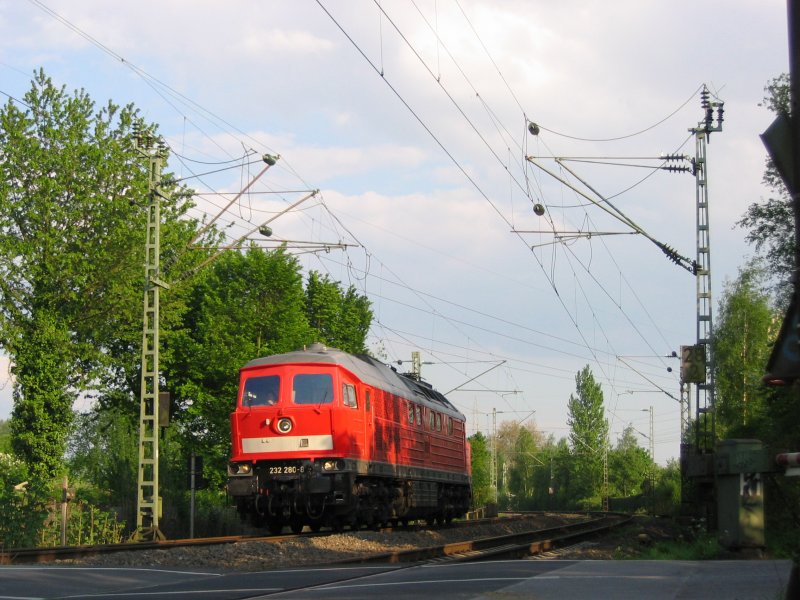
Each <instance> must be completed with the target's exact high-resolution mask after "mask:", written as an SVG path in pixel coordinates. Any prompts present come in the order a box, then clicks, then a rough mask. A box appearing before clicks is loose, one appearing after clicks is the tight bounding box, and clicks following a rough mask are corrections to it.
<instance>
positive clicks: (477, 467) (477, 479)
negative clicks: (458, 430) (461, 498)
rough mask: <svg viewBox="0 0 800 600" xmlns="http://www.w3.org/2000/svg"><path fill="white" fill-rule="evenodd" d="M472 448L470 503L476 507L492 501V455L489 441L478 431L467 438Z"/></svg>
mask: <svg viewBox="0 0 800 600" xmlns="http://www.w3.org/2000/svg"><path fill="white" fill-rule="evenodd" d="M469 443H470V446H471V449H472V503H473V506H475V507H476V508H478V507H481V506H486V505H487V504H489V503H490V502H494V490H493V489H492V474H491V468H492V465H491V463H492V455H491V453H490V452H489V441H488V440H487V439H486V436H484V435H483V434H482V433H481V432H480V431H479V432H478V433H476V434H474V435H472V436H470V438H469Z"/></svg>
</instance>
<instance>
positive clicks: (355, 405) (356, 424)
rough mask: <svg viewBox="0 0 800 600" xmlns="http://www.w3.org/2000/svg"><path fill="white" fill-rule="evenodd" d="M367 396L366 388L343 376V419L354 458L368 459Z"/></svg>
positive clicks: (349, 449) (350, 451)
mask: <svg viewBox="0 0 800 600" xmlns="http://www.w3.org/2000/svg"><path fill="white" fill-rule="evenodd" d="M365 404H366V398H365V395H364V390H363V388H361V386H360V385H358V384H357V383H356V381H355V380H351V379H349V378H347V377H342V407H341V413H342V419H343V422H344V424H345V428H346V430H347V436H348V438H349V444H348V446H349V448H348V450H347V453H348V454H349V456H351V457H352V458H356V459H367V458H368V457H369V449H368V448H367V435H366V426H367V419H366V411H365Z"/></svg>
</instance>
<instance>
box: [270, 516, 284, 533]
mask: <svg viewBox="0 0 800 600" xmlns="http://www.w3.org/2000/svg"><path fill="white" fill-rule="evenodd" d="M267 531H269V532H270V533H271V534H272V535H280V534H281V532H282V531H283V521H281V520H280V519H270V520H269V521H267Z"/></svg>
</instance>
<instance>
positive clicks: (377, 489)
mask: <svg viewBox="0 0 800 600" xmlns="http://www.w3.org/2000/svg"><path fill="white" fill-rule="evenodd" d="M231 433H232V445H233V448H232V456H231V462H230V464H229V467H228V492H229V494H230V495H231V496H232V497H233V498H234V500H235V502H236V505H237V508H238V510H239V512H240V514H241V515H242V517H243V518H246V517H247V516H250V517H251V518H252V519H253V521H254V522H255V523H257V524H266V526H267V528H268V529H269V530H270V532H273V533H274V532H277V531H280V530H281V529H282V528H283V526H285V525H289V526H290V527H291V529H292V530H293V531H295V530H301V529H302V528H303V527H304V526H305V525H308V526H309V527H310V528H311V529H312V530H318V529H319V527H320V526H322V525H323V524H324V525H328V526H331V527H333V528H334V529H341V527H343V526H344V525H350V526H352V527H357V526H360V525H362V524H365V525H374V524H379V523H387V522H389V521H400V522H404V523H405V522H407V521H408V520H414V519H425V520H426V521H428V522H429V523H430V522H449V520H450V519H452V518H456V517H459V516H461V515H463V513H465V512H466V511H467V510H469V508H470V503H471V490H470V472H469V447H468V444H467V442H466V439H465V427H464V417H463V415H462V414H461V413H459V412H458V411H457V410H456V409H455V408H454V407H453V406H452V404H450V403H449V402H448V401H447V400H446V398H444V396H442V395H441V394H439V393H438V392H435V391H434V390H433V389H432V388H430V386H427V384H424V383H423V382H418V381H415V380H411V379H409V378H407V377H404V376H401V375H398V374H397V373H395V372H394V371H392V370H390V369H389V368H388V367H386V366H385V365H382V364H380V363H378V362H377V361H375V360H374V359H371V358H369V357H355V356H352V355H349V354H347V353H344V352H341V351H338V350H333V349H332V350H327V349H324V348H322V347H319V346H316V345H315V347H312V348H310V349H309V350H308V351H302V352H300V351H298V352H293V353H289V354H285V355H277V356H271V357H265V358H261V359H256V360H254V361H251V362H250V363H248V364H247V365H245V367H243V368H242V370H241V379H240V391H239V397H238V399H237V407H236V410H235V411H234V413H233V414H232V415H231Z"/></svg>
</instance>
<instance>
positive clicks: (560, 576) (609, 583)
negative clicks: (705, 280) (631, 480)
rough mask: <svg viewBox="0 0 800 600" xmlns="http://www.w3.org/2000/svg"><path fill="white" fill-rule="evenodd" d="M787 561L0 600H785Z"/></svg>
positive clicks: (4, 577) (207, 583)
mask: <svg viewBox="0 0 800 600" xmlns="http://www.w3.org/2000/svg"><path fill="white" fill-rule="evenodd" d="M790 572H791V562H790V561H785V560H751V561H744V560H742V561H635V560H633V561H602V560H598V561H573V560H513V561H512V560H508V561H487V562H480V563H453V562H439V563H425V564H419V565H412V566H409V565H384V566H381V565H369V566H367V565H355V566H330V567H307V568H299V569H284V570H275V571H260V572H247V573H244V572H222V571H210V570H202V569H197V570H192V569H190V568H187V569H185V570H164V569H145V568H117V567H115V568H94V567H93V568H88V567H73V566H9V567H0V600H39V599H42V600H44V599H47V600H51V599H52V600H54V599H61V598H86V599H97V600H100V599H108V600H112V599H113V600H123V599H124V600H137V599H141V600H145V599H146V600H166V599H170V600H179V599H183V598H186V599H189V598H191V599H195V598H203V599H204V600H242V599H245V598H248V599H256V598H309V599H316V598H325V599H337V598H341V599H348V600H350V599H360V598H364V599H367V598H369V599H371V600H372V599H374V598H376V597H386V598H391V599H393V600H395V599H409V600H411V599H413V600H418V598H419V597H421V596H431V597H436V598H437V600H438V599H453V600H456V599H458V600H462V599H463V600H490V599H491V600H496V598H498V597H503V598H520V599H522V598H537V599H543V598H555V599H558V600H572V599H574V600H584V599H585V600H588V599H592V600H595V599H597V598H614V599H619V600H625V599H628V598H630V599H633V598H636V599H641V598H646V599H647V600H700V599H715V598H736V599H738V600H749V599H758V600H764V599H769V600H781V599H783V598H785V593H786V589H787V586H788V584H789V576H790Z"/></svg>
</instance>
